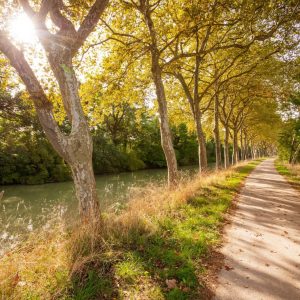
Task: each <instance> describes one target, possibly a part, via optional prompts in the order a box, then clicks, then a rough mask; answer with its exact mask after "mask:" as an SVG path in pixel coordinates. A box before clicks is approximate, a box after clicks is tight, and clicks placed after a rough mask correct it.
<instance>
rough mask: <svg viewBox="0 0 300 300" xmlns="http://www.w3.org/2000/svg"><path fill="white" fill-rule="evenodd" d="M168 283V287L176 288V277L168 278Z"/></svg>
mask: <svg viewBox="0 0 300 300" xmlns="http://www.w3.org/2000/svg"><path fill="white" fill-rule="evenodd" d="M166 284H167V287H168V289H175V288H176V287H177V280H176V279H166Z"/></svg>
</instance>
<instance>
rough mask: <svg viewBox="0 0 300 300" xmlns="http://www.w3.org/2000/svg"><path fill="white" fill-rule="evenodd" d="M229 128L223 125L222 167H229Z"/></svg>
mask: <svg viewBox="0 0 300 300" xmlns="http://www.w3.org/2000/svg"><path fill="white" fill-rule="evenodd" d="M228 141H229V128H228V127H227V126H226V127H225V139H224V167H225V168H229V165H230V164H229V142H228Z"/></svg>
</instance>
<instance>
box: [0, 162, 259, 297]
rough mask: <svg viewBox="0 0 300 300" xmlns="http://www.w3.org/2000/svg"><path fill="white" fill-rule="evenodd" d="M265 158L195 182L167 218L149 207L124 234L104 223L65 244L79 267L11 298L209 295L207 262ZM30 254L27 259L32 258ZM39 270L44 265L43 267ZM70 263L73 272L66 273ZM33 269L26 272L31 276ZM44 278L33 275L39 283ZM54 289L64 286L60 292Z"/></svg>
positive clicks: (62, 268) (166, 212) (61, 268)
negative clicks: (228, 217) (107, 228)
mask: <svg viewBox="0 0 300 300" xmlns="http://www.w3.org/2000/svg"><path fill="white" fill-rule="evenodd" d="M259 162H260V161H253V162H250V163H248V164H247V165H244V166H240V167H237V168H235V169H234V170H233V171H229V172H227V173H226V172H224V173H222V172H221V173H220V175H219V174H216V175H212V176H214V178H215V179H213V180H210V181H207V182H208V183H207V184H206V185H204V186H202V187H201V188H199V187H198V188H197V185H194V186H193V184H191V185H192V187H191V188H190V189H191V190H192V193H191V195H192V196H186V195H190V194H187V193H185V194H184V193H182V194H181V192H180V191H179V192H178V191H177V194H176V195H177V198H178V197H183V198H184V197H186V199H185V200H184V201H177V202H176V205H175V206H174V205H173V206H172V205H171V204H170V205H169V206H168V205H167V206H162V207H165V208H164V212H163V213H161V214H160V215H158V214H157V212H156V213H154V214H153V215H151V214H150V215H147V213H146V211H147V210H145V215H143V217H142V218H140V219H139V221H138V222H137V223H134V222H133V221H132V220H131V221H128V224H130V225H131V226H127V227H126V230H124V231H121V230H120V229H118V228H122V227H117V228H115V227H116V226H115V225H113V226H112V227H113V228H114V230H110V231H108V232H109V234H107V236H105V235H104V234H103V231H105V230H104V229H103V227H101V228H100V231H99V232H100V233H98V232H96V233H91V232H89V231H85V232H84V233H83V234H82V235H79V237H77V238H76V239H73V240H72V243H71V244H72V247H73V248H72V247H69V246H68V247H65V251H66V253H65V256H67V257H70V260H71V265H68V264H66V263H64V264H62V265H61V266H60V265H58V266H56V268H57V267H58V270H56V272H49V274H47V276H48V277H47V276H46V275H45V278H47V280H49V282H53V283H51V284H50V286H47V285H45V284H43V286H40V287H39V288H35V289H30V292H27V293H25V292H24V289H25V288H26V286H25V287H24V288H21V287H17V288H15V287H14V288H15V290H14V289H12V290H10V291H11V294H10V295H13V296H14V297H15V298H16V299H19V298H20V297H19V298H18V297H17V296H18V295H23V298H20V299H76V300H89V299H103V300H104V299H153V300H160V299H167V300H168V299H169V300H185V299H191V300H193V299H202V298H203V294H202V293H203V291H204V289H205V282H204V280H202V278H203V276H204V275H205V274H206V271H207V270H206V264H205V263H203V262H204V261H206V260H207V259H209V257H210V255H211V253H212V249H213V247H214V246H216V245H218V244H219V243H220V241H221V234H220V232H221V228H222V226H223V221H224V216H225V213H226V212H227V211H228V209H229V208H230V205H231V203H232V200H233V199H234V197H235V195H236V194H237V192H238V191H239V189H240V187H241V185H242V182H243V181H244V179H245V178H246V177H247V175H248V174H249V173H250V172H251V171H252V170H253V169H254V168H255V167H256V165H257V164H258V163H259ZM193 189H196V190H195V191H194V190H193ZM174 193H176V191H175V192H174ZM184 195H185V196H184ZM134 212H135V211H134ZM134 217H135V216H134ZM136 218H137V219H138V216H136ZM113 224H115V223H113ZM128 224H127V225H128ZM132 224H133V225H132ZM135 224H137V225H135ZM42 249H43V248H42ZM59 249H60V248H59ZM39 253H40V252H39ZM22 255H23V256H21V254H20V256H19V257H22V259H24V254H23V253H22ZM40 255H41V256H42V253H40ZM57 255H58V254H57ZM9 259H11V258H9ZM75 266H76V267H75ZM52 267H53V266H52ZM33 268H36V269H37V270H38V269H39V266H38V265H37V266H34V267H33ZM49 268H50V266H49ZM53 268H54V267H53ZM69 268H72V271H71V273H70V276H66V273H69ZM54 269H55V268H54ZM26 272H27V271H26ZM26 272H25V271H23V273H19V274H21V276H22V277H26ZM32 272H33V271H32ZM55 274H56V275H55ZM0 275H1V268H0ZM36 276H37V277H38V276H39V274H38V272H37V274H36ZM0 279H1V276H0ZM22 279H23V280H26V279H25V278H22ZM36 279H37V278H34V279H32V282H31V284H32V286H34V284H35V281H36ZM0 281H1V280H0ZM54 286H55V287H60V290H59V291H58V289H57V288H56V291H55V292H53V287H54ZM27 287H28V285H27ZM0 288H1V286H0ZM6 289H7V290H8V287H7V286H6ZM7 295H8V294H7ZM6 299H9V297H6Z"/></svg>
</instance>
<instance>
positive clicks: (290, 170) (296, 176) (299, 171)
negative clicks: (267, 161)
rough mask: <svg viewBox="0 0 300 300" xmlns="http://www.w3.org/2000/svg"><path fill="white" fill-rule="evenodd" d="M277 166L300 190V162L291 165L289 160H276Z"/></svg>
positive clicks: (279, 171)
mask: <svg viewBox="0 0 300 300" xmlns="http://www.w3.org/2000/svg"><path fill="white" fill-rule="evenodd" d="M275 167H276V170H277V171H278V173H279V174H281V175H282V176H284V177H285V178H286V179H287V181H288V182H289V183H290V184H291V185H292V186H293V187H295V188H296V189H299V190H300V164H295V165H291V164H288V163H287V162H284V161H281V160H276V161H275Z"/></svg>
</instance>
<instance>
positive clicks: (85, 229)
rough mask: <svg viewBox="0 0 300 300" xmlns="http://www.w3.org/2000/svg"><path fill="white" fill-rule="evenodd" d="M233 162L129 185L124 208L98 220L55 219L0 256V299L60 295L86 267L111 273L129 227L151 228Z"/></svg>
mask: <svg viewBox="0 0 300 300" xmlns="http://www.w3.org/2000/svg"><path fill="white" fill-rule="evenodd" d="M244 164H246V162H244V163H242V164H240V165H239V166H241V165H244ZM235 168H236V167H234V168H230V169H227V170H221V171H218V172H209V173H206V174H201V175H200V174H197V175H196V176H194V177H193V178H192V179H191V178H185V177H183V178H181V180H180V181H179V182H178V184H177V185H176V186H175V187H173V188H172V189H169V188H168V187H167V186H163V185H155V184H149V185H148V186H146V187H143V188H141V189H134V190H132V191H131V194H130V197H129V198H130V201H129V202H128V204H127V206H126V208H125V209H124V210H122V211H120V212H118V213H116V212H113V211H111V210H109V209H108V210H107V211H106V212H104V213H103V214H102V218H101V220H99V222H97V224H93V225H90V224H85V225H83V224H77V225H75V227H74V228H73V229H72V232H68V230H67V229H66V228H65V226H63V225H62V224H57V225H56V226H54V227H53V228H52V229H51V230H49V231H41V232H36V233H35V234H33V235H32V236H31V237H29V239H28V240H27V241H26V242H25V243H22V244H21V245H20V246H19V247H17V248H16V249H14V250H12V251H10V252H9V253H6V254H5V255H4V256H3V257H2V258H0V291H1V293H0V299H1V296H2V299H26V297H27V298H29V299H30V295H31V294H32V295H39V296H40V298H41V299H63V298H64V295H68V292H69V291H70V290H71V289H72V284H73V283H74V278H76V280H79V284H80V281H84V280H85V278H86V276H87V272H88V270H90V269H95V268H96V269H97V270H98V271H99V272H100V273H102V274H103V276H110V273H111V272H112V267H113V265H114V263H115V262H117V261H118V260H119V259H120V258H121V256H122V243H126V242H129V240H130V238H131V236H132V233H133V232H136V234H138V235H139V234H151V233H154V232H155V231H156V230H157V229H158V228H157V226H158V222H157V221H158V220H159V219H162V218H164V217H165V216H166V215H168V213H169V212H170V211H173V210H174V209H176V207H178V206H180V205H182V204H184V203H186V202H187V201H188V200H189V199H191V198H192V197H194V196H195V195H196V194H197V193H201V191H202V190H203V189H205V188H206V187H209V186H211V185H218V184H220V183H221V182H223V181H224V180H225V179H226V178H227V177H228V176H230V175H231V174H233V173H234V171H235ZM77 284H78V282H77Z"/></svg>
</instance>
